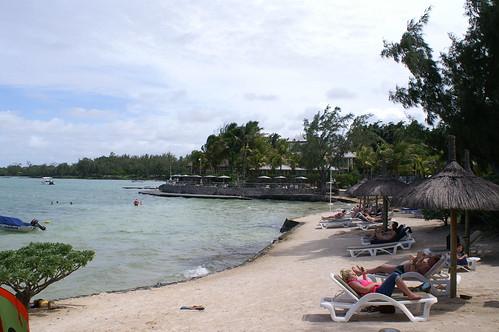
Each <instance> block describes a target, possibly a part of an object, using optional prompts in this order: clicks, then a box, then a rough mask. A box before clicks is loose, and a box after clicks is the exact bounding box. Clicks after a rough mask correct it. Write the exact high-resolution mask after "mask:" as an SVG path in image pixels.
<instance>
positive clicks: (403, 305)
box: [320, 255, 461, 322]
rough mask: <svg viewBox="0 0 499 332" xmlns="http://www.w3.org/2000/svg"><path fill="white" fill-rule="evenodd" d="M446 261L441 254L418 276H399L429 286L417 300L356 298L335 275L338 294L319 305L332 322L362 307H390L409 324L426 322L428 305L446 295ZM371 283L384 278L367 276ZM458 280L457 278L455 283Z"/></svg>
mask: <svg viewBox="0 0 499 332" xmlns="http://www.w3.org/2000/svg"><path fill="white" fill-rule="evenodd" d="M447 260H448V256H447V255H442V256H441V257H440V260H439V261H438V262H436V263H435V264H434V265H433V267H432V268H431V269H430V270H429V271H428V272H426V273H425V274H424V275H421V274H420V273H417V272H406V273H403V274H402V275H401V277H402V279H404V280H406V281H418V282H421V283H429V284H430V285H431V288H430V293H429V294H426V293H425V294H420V295H422V298H421V299H420V300H408V299H407V298H405V297H403V296H402V295H401V294H397V293H395V294H394V295H392V296H391V297H389V296H386V295H383V294H379V293H370V294H367V295H364V296H359V295H358V294H357V293H356V292H355V291H354V290H353V289H352V288H351V287H350V286H348V284H347V283H345V282H344V281H343V279H341V277H339V276H338V275H335V274H334V273H331V279H332V280H333V281H334V282H335V283H336V285H337V286H338V287H339V288H340V290H341V291H340V292H339V293H338V294H337V295H336V296H334V297H325V298H322V299H321V302H320V306H321V307H322V308H325V309H327V310H329V312H330V315H331V319H332V320H333V321H335V322H348V321H349V320H350V318H351V317H352V316H353V315H354V314H357V313H361V312H362V310H363V308H365V307H368V306H387V305H388V306H393V307H395V308H396V309H398V310H399V311H401V312H402V313H404V314H405V315H406V316H407V317H408V318H409V319H410V320H411V321H413V322H420V321H426V320H428V318H429V315H430V309H431V306H432V305H433V304H435V303H437V302H438V299H437V296H446V295H448V293H449V288H450V278H449V275H448V274H447V273H446V272H444V271H443V269H444V267H445V264H446V262H447ZM369 277H370V278H371V279H373V280H375V281H383V280H384V279H385V278H386V277H387V275H369ZM460 280H461V278H460V276H458V283H459V281H460Z"/></svg>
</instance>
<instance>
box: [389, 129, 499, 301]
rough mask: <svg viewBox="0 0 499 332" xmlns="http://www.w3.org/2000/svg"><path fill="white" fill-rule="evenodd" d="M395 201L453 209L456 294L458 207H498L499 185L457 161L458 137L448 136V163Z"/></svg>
mask: <svg viewBox="0 0 499 332" xmlns="http://www.w3.org/2000/svg"><path fill="white" fill-rule="evenodd" d="M396 202H397V203H398V204H400V205H401V206H407V207H416V208H425V209H450V210H451V230H450V233H451V264H450V275H451V287H450V296H451V297H456V291H457V287H456V286H457V282H456V280H457V277H456V265H457V257H456V247H457V215H456V210H499V186H497V185H496V184H494V183H491V182H489V181H486V180H484V179H481V178H479V177H477V176H475V175H473V173H472V172H470V171H466V170H465V169H464V168H462V167H461V166H460V165H459V164H458V163H457V162H456V149H455V137H454V136H449V163H448V164H447V166H445V168H444V169H443V170H442V171H441V172H439V173H437V174H436V175H434V176H432V177H431V178H429V179H427V180H425V181H423V182H421V183H420V184H418V185H415V186H411V187H410V188H409V189H408V190H406V191H404V192H403V196H402V195H401V196H400V197H399V198H398V199H396Z"/></svg>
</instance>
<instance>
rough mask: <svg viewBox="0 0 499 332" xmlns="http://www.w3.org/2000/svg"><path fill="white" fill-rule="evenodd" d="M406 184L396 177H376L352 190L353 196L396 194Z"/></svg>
mask: <svg viewBox="0 0 499 332" xmlns="http://www.w3.org/2000/svg"><path fill="white" fill-rule="evenodd" d="M406 187H407V185H406V184H405V183H403V182H401V181H399V180H397V179H394V178H389V177H377V178H374V179H372V180H368V181H366V182H364V183H362V184H361V185H360V186H358V187H357V189H355V190H354V191H353V194H354V195H355V196H396V195H398V194H399V193H400V192H401V191H402V190H404V189H405V188H406Z"/></svg>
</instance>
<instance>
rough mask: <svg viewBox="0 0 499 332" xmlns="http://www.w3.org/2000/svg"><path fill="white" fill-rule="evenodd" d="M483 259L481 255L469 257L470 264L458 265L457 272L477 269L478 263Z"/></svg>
mask: <svg viewBox="0 0 499 332" xmlns="http://www.w3.org/2000/svg"><path fill="white" fill-rule="evenodd" d="M480 260H481V258H480V257H468V258H467V261H468V265H457V272H472V271H476V266H477V263H478V262H479V261H480Z"/></svg>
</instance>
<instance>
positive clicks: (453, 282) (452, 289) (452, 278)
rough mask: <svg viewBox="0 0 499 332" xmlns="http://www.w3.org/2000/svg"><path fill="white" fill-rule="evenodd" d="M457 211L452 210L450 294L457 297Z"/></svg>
mask: <svg viewBox="0 0 499 332" xmlns="http://www.w3.org/2000/svg"><path fill="white" fill-rule="evenodd" d="M456 249H457V213H456V210H451V212H450V294H449V297H451V298H455V297H456V294H457V275H456V272H457V269H456V267H457V254H456Z"/></svg>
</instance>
